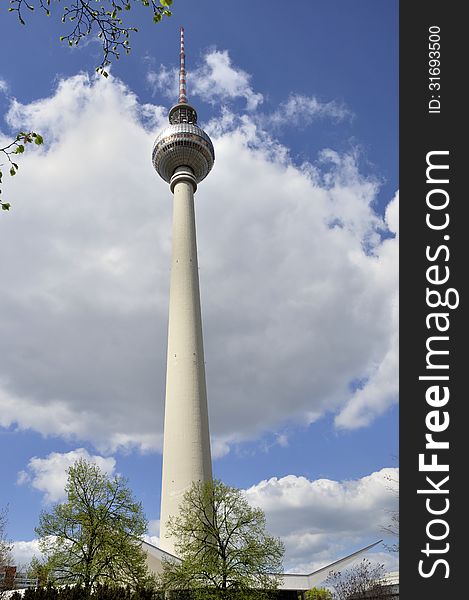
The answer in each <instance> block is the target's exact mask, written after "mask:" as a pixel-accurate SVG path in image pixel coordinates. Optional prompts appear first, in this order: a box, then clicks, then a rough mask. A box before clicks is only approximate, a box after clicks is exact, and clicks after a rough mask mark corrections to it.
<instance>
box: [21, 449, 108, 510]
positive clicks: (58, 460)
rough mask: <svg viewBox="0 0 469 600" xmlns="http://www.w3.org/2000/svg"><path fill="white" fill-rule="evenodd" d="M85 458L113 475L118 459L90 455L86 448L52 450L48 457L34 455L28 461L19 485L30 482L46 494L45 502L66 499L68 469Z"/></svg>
mask: <svg viewBox="0 0 469 600" xmlns="http://www.w3.org/2000/svg"><path fill="white" fill-rule="evenodd" d="M81 458H83V459H85V460H87V461H88V462H91V463H93V464H95V465H97V466H98V467H99V468H100V469H101V471H103V473H106V474H107V475H113V474H114V470H115V467H116V461H115V459H114V458H112V457H107V458H104V457H103V456H96V455H90V454H89V452H88V451H87V450H85V449H84V448H77V449H76V450H72V451H70V452H66V453H64V454H61V453H59V452H51V453H50V454H49V455H48V456H47V457H46V458H38V457H37V456H34V457H33V458H31V459H30V461H29V462H28V467H27V469H26V471H20V472H19V473H18V479H17V483H18V485H24V484H26V483H28V484H30V485H31V487H33V488H34V489H36V490H39V491H40V492H42V493H43V494H44V502H45V503H46V504H50V503H52V502H60V501H62V500H64V499H65V484H66V483H67V469H68V468H69V467H71V466H72V465H73V463H74V462H76V461H77V460H79V459H81Z"/></svg>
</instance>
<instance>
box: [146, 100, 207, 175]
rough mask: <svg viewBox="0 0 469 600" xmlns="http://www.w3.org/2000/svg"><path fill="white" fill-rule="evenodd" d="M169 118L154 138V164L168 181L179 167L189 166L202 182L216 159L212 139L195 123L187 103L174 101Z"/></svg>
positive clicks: (193, 113) (194, 116)
mask: <svg viewBox="0 0 469 600" xmlns="http://www.w3.org/2000/svg"><path fill="white" fill-rule="evenodd" d="M169 122H170V125H168V127H166V128H165V129H163V131H162V132H161V133H160V134H159V135H158V137H157V138H156V140H155V144H154V146H153V154H152V159H153V166H154V167H155V169H156V171H157V172H158V174H159V176H160V177H162V178H163V179H164V180H165V181H166V182H168V183H169V182H170V180H171V177H172V176H173V174H174V172H175V171H176V169H177V168H179V167H189V168H190V169H191V170H192V172H193V174H194V177H195V180H196V181H197V183H199V182H201V181H202V179H205V177H207V175H208V174H209V172H210V170H211V168H212V167H213V163H214V161H215V152H214V149H213V144H212V141H211V140H210V138H209V137H208V135H207V134H206V133H205V131H204V130H203V129H201V128H200V127H199V126H198V125H197V113H196V112H195V110H194V109H193V108H192V107H191V106H190V105H189V104H176V106H174V107H173V108H172V109H171V111H170V113H169Z"/></svg>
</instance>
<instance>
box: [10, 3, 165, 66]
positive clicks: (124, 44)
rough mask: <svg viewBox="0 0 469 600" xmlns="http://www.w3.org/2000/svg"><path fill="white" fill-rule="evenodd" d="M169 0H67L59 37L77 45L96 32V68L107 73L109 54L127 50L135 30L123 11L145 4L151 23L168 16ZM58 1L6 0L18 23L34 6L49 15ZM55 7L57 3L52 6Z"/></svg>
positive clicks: (118, 54)
mask: <svg viewBox="0 0 469 600" xmlns="http://www.w3.org/2000/svg"><path fill="white" fill-rule="evenodd" d="M172 2H173V0H69V2H67V6H64V5H63V3H62V9H61V13H62V14H61V16H60V19H61V21H62V23H64V24H65V23H66V24H67V25H69V30H68V31H67V32H66V33H65V35H62V36H60V40H61V41H64V42H66V43H67V44H68V45H69V46H77V45H78V44H79V43H80V41H81V40H83V39H84V38H86V37H88V36H91V35H92V34H94V33H95V34H96V35H97V37H98V39H99V41H100V42H101V44H102V51H103V53H102V59H101V64H100V65H99V66H98V67H97V68H96V70H97V71H98V72H99V73H101V74H103V75H104V76H105V77H107V76H108V73H107V71H106V67H108V66H109V65H110V64H111V60H112V59H113V58H115V59H118V58H119V56H120V54H121V52H125V53H126V54H128V53H129V52H130V35H131V33H133V32H136V31H138V30H137V28H136V27H135V26H132V25H130V24H128V23H126V22H125V21H126V20H127V18H125V17H124V16H123V15H125V13H126V12H127V11H130V10H131V9H132V7H133V6H135V4H139V5H141V6H143V7H146V8H149V9H150V10H151V11H152V18H153V22H154V23H159V22H160V21H161V20H162V19H163V17H170V16H171V11H170V10H169V7H170V6H171V4H172ZM58 4H61V2H60V0H10V8H9V9H8V10H9V11H10V12H14V13H16V14H17V15H18V19H19V21H20V23H21V24H22V25H25V24H26V13H27V11H28V10H30V11H33V10H35V8H36V7H38V8H39V9H41V10H42V11H43V12H44V14H45V15H47V16H48V17H50V16H51V14H53V12H54V5H58ZM55 8H57V6H55Z"/></svg>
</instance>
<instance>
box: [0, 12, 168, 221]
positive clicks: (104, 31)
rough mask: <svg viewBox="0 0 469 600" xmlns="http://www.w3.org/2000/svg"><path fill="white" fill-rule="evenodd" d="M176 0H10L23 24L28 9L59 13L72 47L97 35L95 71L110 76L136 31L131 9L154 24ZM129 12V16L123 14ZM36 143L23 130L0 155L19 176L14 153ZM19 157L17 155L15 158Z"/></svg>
mask: <svg viewBox="0 0 469 600" xmlns="http://www.w3.org/2000/svg"><path fill="white" fill-rule="evenodd" d="M172 3H173V0H69V1H68V2H67V6H65V5H64V3H63V2H61V0H10V7H9V9H8V10H9V11H10V12H11V13H14V14H16V15H17V16H18V20H19V22H20V23H21V24H22V25H26V21H27V12H28V11H34V10H35V9H36V8H38V9H39V10H41V11H42V12H43V13H44V14H45V15H46V16H48V17H50V16H51V15H53V14H56V13H58V14H59V17H60V20H61V21H62V23H63V24H66V25H68V29H67V31H66V32H64V35H61V36H60V41H63V42H65V43H67V44H68V45H69V46H77V45H78V44H79V43H80V42H81V41H82V40H83V39H84V38H88V37H91V36H93V35H95V36H96V39H98V40H99V41H100V43H101V47H102V55H101V62H100V64H99V65H98V66H97V67H96V71H97V72H98V73H100V74H101V75H103V76H104V77H108V75H109V73H108V71H107V70H106V69H107V67H109V65H110V64H111V62H112V60H113V59H116V60H118V59H119V57H120V55H121V53H122V52H124V53H125V54H129V52H130V51H131V46H130V36H131V34H132V33H134V32H137V31H138V29H137V27H135V26H133V25H131V24H130V23H128V22H127V21H128V19H129V17H128V16H127V15H128V11H130V10H131V9H132V7H134V6H135V5H136V4H137V5H140V6H143V7H144V8H147V9H149V10H150V11H151V17H152V20H153V22H154V23H159V22H160V21H161V20H162V19H163V18H164V17H170V16H171V11H170V10H169V7H170V6H171V4H172ZM123 15H126V16H123ZM32 142H35V143H36V144H42V142H43V140H42V137H41V136H40V135H39V134H38V133H35V132H33V131H30V132H28V133H25V132H23V131H22V132H20V133H19V134H18V135H17V136H16V138H15V139H14V140H13V141H12V142H11V143H9V144H7V145H6V146H4V147H3V148H0V154H3V155H4V156H5V157H6V158H7V159H8V169H9V172H10V175H11V176H14V175H16V173H17V171H18V168H19V167H18V163H16V162H14V161H13V159H12V155H17V154H22V153H23V152H24V150H25V147H26V144H28V143H32ZM15 158H16V157H15ZM1 166H2V164H1V163H0V194H1V192H2V189H1V185H2V170H1ZM10 206H11V205H10V203H9V202H6V201H4V200H1V199H0V207H1V209H2V210H10Z"/></svg>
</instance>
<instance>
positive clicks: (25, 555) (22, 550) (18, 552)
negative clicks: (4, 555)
mask: <svg viewBox="0 0 469 600" xmlns="http://www.w3.org/2000/svg"><path fill="white" fill-rule="evenodd" d="M11 554H12V558H13V564H14V565H15V566H16V567H19V568H20V569H21V568H25V567H27V566H28V565H29V563H30V562H31V559H32V558H33V557H34V556H36V557H37V558H39V557H40V556H42V553H41V551H40V549H39V540H37V539H36V540H29V541H21V540H18V541H16V542H13V548H12V552H11Z"/></svg>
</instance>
